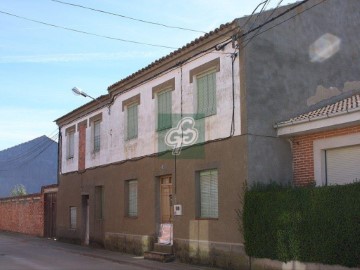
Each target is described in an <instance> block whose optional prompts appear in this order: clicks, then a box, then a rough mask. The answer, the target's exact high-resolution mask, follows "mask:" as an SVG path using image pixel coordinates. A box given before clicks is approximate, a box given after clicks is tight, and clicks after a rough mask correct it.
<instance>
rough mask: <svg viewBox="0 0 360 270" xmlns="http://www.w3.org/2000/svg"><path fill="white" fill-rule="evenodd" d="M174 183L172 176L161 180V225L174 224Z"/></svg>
mask: <svg viewBox="0 0 360 270" xmlns="http://www.w3.org/2000/svg"><path fill="white" fill-rule="evenodd" d="M172 217H173V213H172V183H171V176H164V177H161V178H160V218H161V223H172Z"/></svg>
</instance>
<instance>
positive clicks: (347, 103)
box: [278, 94, 360, 126]
mask: <svg viewBox="0 0 360 270" xmlns="http://www.w3.org/2000/svg"><path fill="white" fill-rule="evenodd" d="M357 108H358V109H360V94H355V95H353V96H351V97H348V98H345V99H343V100H340V101H338V102H336V103H333V104H329V105H326V106H324V107H322V108H319V109H317V110H314V111H311V112H308V113H304V114H301V115H299V116H296V117H294V118H291V119H289V120H287V121H284V122H280V123H278V125H279V126H280V125H281V126H282V125H288V124H296V123H298V122H303V121H309V120H310V119H316V118H322V117H326V116H332V115H334V114H338V113H345V112H349V111H351V110H354V109H357Z"/></svg>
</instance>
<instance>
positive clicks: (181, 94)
mask: <svg viewBox="0 0 360 270" xmlns="http://www.w3.org/2000/svg"><path fill="white" fill-rule="evenodd" d="M233 51H234V49H233V48H232V47H231V44H229V45H227V46H226V48H225V50H224V51H220V52H212V53H208V54H206V55H203V56H201V57H199V58H198V59H196V60H193V61H191V62H189V63H187V64H184V65H183V66H182V68H180V67H178V68H176V69H174V70H172V71H170V72H167V73H164V74H163V75H160V76H158V77H156V78H154V79H152V80H151V81H148V82H146V83H144V84H142V85H139V86H137V87H135V88H133V89H131V90H130V91H127V92H125V93H123V94H120V95H118V96H117V97H116V98H115V101H114V103H113V105H112V106H111V114H109V113H108V110H107V108H103V109H101V110H97V111H95V112H93V113H91V114H89V115H87V116H86V117H82V118H80V119H77V120H76V121H75V122H73V123H71V124H69V125H67V126H63V127H62V129H61V131H62V134H63V140H62V153H63V154H62V173H67V172H72V171H77V170H78V145H79V133H78V131H76V132H75V152H74V158H73V159H71V160H67V159H66V154H65V153H66V138H65V129H66V128H67V127H69V126H72V125H74V124H76V125H77V123H79V122H81V121H83V120H86V119H90V118H91V117H92V116H94V115H97V114H98V113H100V112H102V122H101V128H100V129H101V143H100V144H101V147H100V151H99V152H97V153H93V152H92V133H91V132H92V130H91V129H92V126H90V123H88V126H87V129H86V161H85V166H86V168H91V167H95V166H100V165H105V164H109V163H114V162H118V161H122V160H126V159H132V158H136V157H140V156H145V155H150V154H154V153H156V152H157V149H158V145H157V144H158V137H157V136H158V133H157V132H156V117H157V108H156V98H154V99H153V98H152V87H154V86H157V85H159V84H161V83H163V82H165V81H167V80H170V79H172V78H175V90H174V91H172V113H175V114H180V112H181V100H182V111H183V114H193V113H196V80H194V81H193V82H192V83H190V78H189V72H190V70H192V69H194V68H196V67H198V66H200V65H202V64H204V63H207V62H209V61H211V60H213V59H216V58H218V57H220V71H219V72H217V73H216V99H217V113H216V114H215V115H212V116H209V117H206V118H205V140H206V141H209V140H215V139H220V138H225V137H228V136H229V135H230V129H231V121H232V114H233V99H232V72H231V65H232V60H231V57H230V55H229V54H226V53H233ZM234 84H235V95H234V97H235V108H234V115H235V121H234V122H235V133H234V135H235V136H237V135H240V130H241V126H240V125H241V123H240V76H239V60H238V57H237V59H236V60H235V62H234ZM137 94H140V95H141V98H140V99H141V100H140V105H139V106H138V138H136V139H132V140H130V141H127V140H125V136H126V110H124V111H122V102H123V101H124V100H127V99H129V98H131V97H133V96H135V95H137Z"/></svg>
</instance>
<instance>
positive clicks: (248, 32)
mask: <svg viewBox="0 0 360 270" xmlns="http://www.w3.org/2000/svg"><path fill="white" fill-rule="evenodd" d="M308 1H309V0H304V1H302V2H300V3H298V4H296V5H295V6H292V7H290V8H288V9H287V10H285V11H284V12H282V13H281V14H279V15H277V16H276V17H274V18H271V19H270V20H269V21H267V22H264V23H263V24H261V25H260V26H258V27H256V28H254V29H251V30H249V31H247V32H246V33H243V34H241V35H239V36H237V37H236V38H238V39H240V38H242V37H245V36H247V35H249V34H250V33H252V32H253V31H256V30H257V29H259V28H261V27H263V26H264V25H267V24H268V23H270V22H272V21H274V20H276V19H278V18H280V17H282V16H284V15H285V14H287V13H289V12H290V11H292V10H294V9H295V8H297V7H299V6H301V5H303V4H305V3H306V2H308ZM325 1H327V0H323V2H325ZM323 2H320V3H318V4H316V5H314V6H312V7H310V8H307V9H305V10H303V11H302V12H298V13H297V14H295V15H294V16H292V17H290V18H288V19H286V20H284V21H282V22H280V23H278V24H277V25H275V26H272V27H270V28H269V29H267V30H265V31H262V32H261V33H259V34H258V35H260V34H262V33H264V32H266V31H268V30H270V29H273V28H275V27H276V26H278V25H281V24H282V23H284V22H286V21H289V20H290V19H292V18H294V17H296V16H298V15H300V14H302V13H304V12H306V11H307V10H310V9H311V8H313V7H315V6H317V5H319V4H321V3H323ZM226 34H227V33H225V34H220V35H219V37H221V36H224V35H226ZM232 40H233V38H227V39H225V40H224V41H222V42H220V43H218V44H216V45H215V46H212V47H209V48H207V49H204V50H202V51H199V52H197V53H195V54H193V55H191V56H189V57H188V58H186V59H184V60H182V61H179V62H178V63H176V64H174V65H172V66H170V67H168V68H167V69H166V70H162V71H160V72H158V73H156V74H154V75H153V76H151V77H149V78H147V79H146V80H143V81H141V82H140V83H137V84H135V85H132V86H131V87H129V88H127V89H122V91H121V92H120V93H118V94H116V95H113V96H112V98H111V101H110V102H109V103H107V104H106V105H105V106H111V105H112V104H113V103H114V102H115V99H116V98H117V97H118V96H119V95H122V94H125V93H127V92H129V91H131V90H132V89H133V88H134V87H138V86H141V85H143V84H145V83H146V82H148V81H150V80H153V79H155V78H157V77H159V76H161V75H165V74H167V73H169V72H171V71H172V70H174V69H176V68H177V67H178V66H179V65H182V64H185V63H191V62H193V61H195V60H197V59H198V58H200V57H203V56H204V55H206V54H209V53H212V52H214V51H215V50H217V49H216V47H217V46H219V45H220V46H221V47H225V46H226V45H228V44H229V43H231V42H232ZM244 41H247V40H244ZM96 109H99V108H96ZM90 113H92V111H91V112H89V113H88V114H90ZM88 114H86V115H88ZM86 115H82V116H81V117H84V116H86ZM79 118H80V117H79Z"/></svg>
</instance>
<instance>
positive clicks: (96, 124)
mask: <svg viewBox="0 0 360 270" xmlns="http://www.w3.org/2000/svg"><path fill="white" fill-rule="evenodd" d="M98 151H100V121H96V122H94V152H98Z"/></svg>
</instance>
